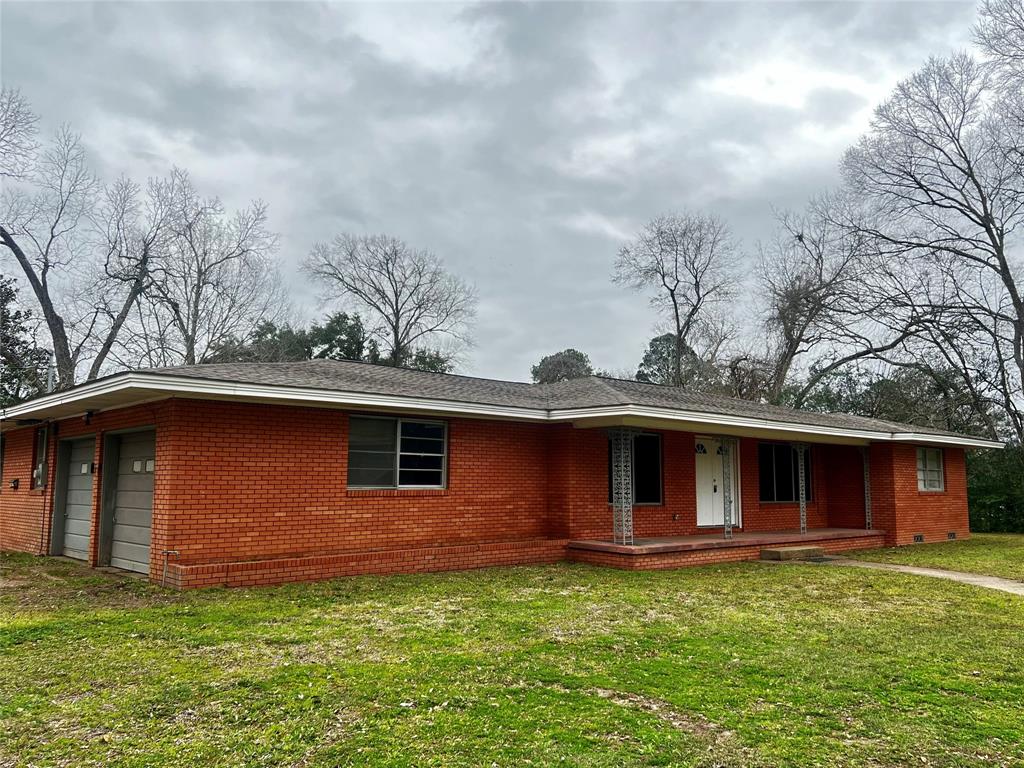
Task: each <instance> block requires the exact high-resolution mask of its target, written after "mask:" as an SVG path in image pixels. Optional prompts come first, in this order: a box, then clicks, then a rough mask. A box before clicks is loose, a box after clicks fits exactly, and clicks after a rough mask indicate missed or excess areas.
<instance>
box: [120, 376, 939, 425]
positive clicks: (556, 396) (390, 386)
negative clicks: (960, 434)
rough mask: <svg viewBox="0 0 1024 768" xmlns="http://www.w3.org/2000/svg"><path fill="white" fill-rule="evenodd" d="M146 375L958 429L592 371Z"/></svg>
mask: <svg viewBox="0 0 1024 768" xmlns="http://www.w3.org/2000/svg"><path fill="white" fill-rule="evenodd" d="M140 373H147V374H157V375H161V376H175V377H184V378H190V379H207V380H213V381H225V382H237V383H246V384H258V385H269V386H277V387H296V388H305V389H319V390H324V391H334V392H355V393H361V394H375V395H387V396H394V397H409V398H427V399H431V400H442V401H449V402H452V403H474V404H478V405H495V406H507V407H516V408H531V409H538V410H562V409H575V408H598V407H602V406H614V405H638V406H650V407H657V408H670V409H674V410H681V411H691V412H698V413H712V414H721V415H726V416H735V417H739V418H749V419H759V420H765V421H769V422H778V423H787V424H802V425H807V426H818V427H825V428H828V427H832V428H839V429H856V430H864V431H869V432H914V433H918V434H930V435H950V436H954V435H956V433H953V432H945V431H943V430H937V429H930V428H927V427H919V426H912V425H908V424H899V423H896V422H889V421H882V420H879V419H868V418H864V417H862V416H851V415H849V414H843V413H818V412H814V411H800V410H796V409H793V408H784V407H781V406H776V405H766V404H764V403H756V402H752V401H749V400H739V399H736V398H731V397H721V396H718V395H707V394H701V393H697V392H690V391H688V390H686V389H684V388H682V387H669V386H662V385H658V384H644V383H642V382H637V381H626V380H623V379H611V378H605V377H600V376H588V377H586V378H581V379H572V380H570V381H562V382H558V383H555V384H527V383H524V382H517V381H498V380H495V379H481V378H475V377H472V376H458V375H455V374H438V373H428V372H426V371H414V370H410V369H406V368H393V367H389V366H384V365H371V364H369V363H362V362H356V361H342V360H309V361H303V362H294V363H222V364H212V365H193V366H177V367H173V368H150V369H145V370H143V371H140Z"/></svg>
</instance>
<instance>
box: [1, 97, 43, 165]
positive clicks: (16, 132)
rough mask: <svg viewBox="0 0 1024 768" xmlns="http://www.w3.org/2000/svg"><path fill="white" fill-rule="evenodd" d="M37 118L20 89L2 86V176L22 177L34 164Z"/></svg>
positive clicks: (36, 146) (36, 147)
mask: <svg viewBox="0 0 1024 768" xmlns="http://www.w3.org/2000/svg"><path fill="white" fill-rule="evenodd" d="M37 123H38V118H37V117H36V115H35V113H34V112H33V111H32V108H31V107H30V106H29V103H28V101H27V100H26V99H25V97H24V96H22V95H21V92H20V91H18V90H16V89H13V88H3V89H2V90H0V177H4V176H6V177H8V178H21V177H23V176H24V175H25V174H26V173H27V172H28V170H29V169H30V168H31V166H32V159H33V157H34V156H35V153H36V150H37V149H38V145H37V144H36V131H37Z"/></svg>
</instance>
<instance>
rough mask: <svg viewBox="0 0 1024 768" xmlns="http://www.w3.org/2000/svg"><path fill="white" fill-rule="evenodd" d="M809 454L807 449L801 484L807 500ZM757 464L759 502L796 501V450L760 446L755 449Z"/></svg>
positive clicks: (809, 491) (809, 494) (787, 446)
mask: <svg viewBox="0 0 1024 768" xmlns="http://www.w3.org/2000/svg"><path fill="white" fill-rule="evenodd" d="M812 454H813V451H812V450H811V449H810V448H808V449H807V450H806V451H805V452H804V482H805V484H806V487H807V491H806V495H807V500H808V501H810V500H811V497H812V493H813V486H814V484H813V482H812V478H813V476H814V472H813V471H812V469H811V456H812ZM757 463H758V474H759V482H760V486H761V494H760V495H761V501H790V502H793V501H799V500H800V485H799V482H800V480H799V473H800V467H799V464H798V460H797V455H796V448H794V447H793V446H792V445H790V444H789V443H760V444H759V445H758V446H757Z"/></svg>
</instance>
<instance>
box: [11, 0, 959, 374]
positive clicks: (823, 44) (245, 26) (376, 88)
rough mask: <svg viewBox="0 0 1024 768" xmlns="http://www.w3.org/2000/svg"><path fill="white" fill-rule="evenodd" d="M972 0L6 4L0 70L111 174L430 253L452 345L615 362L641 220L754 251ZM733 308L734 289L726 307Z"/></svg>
mask: <svg viewBox="0 0 1024 768" xmlns="http://www.w3.org/2000/svg"><path fill="white" fill-rule="evenodd" d="M973 18H974V7H973V5H972V4H971V3H960V2H941V3H924V2H900V3H874V4H872V3H850V2H843V3H820V2H816V3H778V2H763V3H754V4H751V3H654V4H638V3H630V4H614V3H599V4H594V3H564V4H563V3H541V4H536V5H524V4H498V3H487V4H483V5H454V4H427V3H416V4H411V5H406V4H398V3H387V4H382V3H378V4H373V5H357V4H342V3H331V4H307V3H300V2H289V3H281V4H274V3H245V2H223V3H199V2H191V3H173V4H171V3H168V4H163V3H148V2H147V3H143V2H136V3H131V4H118V3H102V4H96V5H92V4H86V3H73V4H61V3H55V2H38V3H18V2H10V0H4V2H3V3H2V5H0V76H2V79H3V84H4V85H5V86H11V87H18V88H21V89H22V91H23V93H24V94H25V95H26V96H27V97H28V98H29V99H30V100H31V101H32V103H33V105H34V107H35V109H36V111H37V112H39V113H40V114H41V115H42V117H43V127H44V129H50V128H53V127H55V126H56V125H58V124H59V123H61V122H65V121H66V122H69V123H71V124H72V125H73V126H74V127H75V128H76V129H77V130H78V131H80V132H81V133H82V134H83V137H84V140H85V143H86V145H87V147H88V148H89V150H90V154H91V157H92V160H93V163H94V165H95V167H96V169H97V170H98V171H99V172H100V173H101V174H102V175H104V176H106V177H113V176H116V175H118V174H121V173H127V174H129V175H131V176H134V177H137V178H144V177H146V176H151V175H159V174H164V173H166V172H167V171H168V169H169V168H170V167H171V166H172V165H179V166H182V167H185V168H187V169H188V170H190V171H191V172H192V174H193V176H194V178H195V179H196V181H197V183H198V184H199V186H200V188H201V189H202V190H203V191H204V192H205V193H207V194H217V195H220V196H221V197H222V198H223V199H224V200H225V201H226V202H228V203H229V204H242V203H245V202H246V201H247V200H249V199H250V198H253V197H260V198H263V199H265V200H266V201H268V203H269V205H270V216H271V225H272V227H273V228H274V229H275V230H276V231H278V232H280V233H281V235H282V249H281V253H280V258H281V261H282V265H283V270H284V271H285V273H286V277H287V279H288V281H289V284H290V285H292V286H293V288H294V293H295V296H296V309H297V311H298V312H299V313H300V314H302V315H304V316H305V317H307V318H312V317H317V316H318V315H320V314H321V313H322V312H324V311H325V309H326V308H325V306H324V305H322V304H321V302H320V300H319V299H318V297H317V295H316V291H314V290H313V289H312V288H310V287H309V286H308V285H307V284H306V282H305V280H304V278H303V276H302V275H301V274H300V273H299V272H298V269H297V265H298V263H299V262H300V261H301V259H302V258H303V257H304V256H305V255H306V253H307V252H308V251H309V248H310V246H311V245H312V244H313V243H314V242H315V241H317V240H320V239H326V238H329V237H331V236H332V235H334V234H336V233H338V232H344V231H348V232H356V233H376V232H386V233H389V234H394V235H397V236H399V237H402V238H404V239H405V240H407V241H408V242H410V243H412V244H414V245H416V246H418V247H423V248H428V249H430V250H433V251H434V252H436V253H437V254H439V255H440V256H441V257H442V258H443V259H444V260H445V261H446V262H447V264H448V265H449V267H450V268H451V269H452V270H453V271H454V272H456V273H458V274H460V275H462V276H463V277H465V278H466V279H468V280H469V281H471V282H473V283H475V284H476V286H477V289H478V291H479V294H480V307H479V317H478V321H477V326H476V334H475V335H476V339H477V344H476V346H475V348H474V349H473V350H471V351H470V352H469V353H468V355H467V357H466V360H465V364H464V365H463V366H462V369H463V371H464V372H467V373H473V374H476V375H482V376H495V377H502V378H514V379H525V378H528V376H529V366H530V364H531V363H533V362H535V361H536V360H537V359H538V358H540V357H541V356H542V355H543V354H546V353H549V352H552V351H556V350H558V349H562V348H564V347H567V346H573V347H576V348H578V349H581V350H584V351H586V352H588V353H589V354H590V356H591V358H592V360H593V361H594V363H595V365H597V366H600V367H603V368H609V369H613V370H623V369H634V368H635V366H636V363H637V361H638V360H639V358H640V355H641V353H642V350H643V348H644V346H645V344H646V340H647V339H649V338H650V336H651V335H652V333H653V332H654V330H655V324H656V318H655V316H654V315H653V314H652V311H651V310H650V309H649V308H648V306H647V305H646V303H645V301H644V299H643V298H642V297H638V296H635V295H632V294H629V293H627V292H625V291H624V290H623V289H621V288H619V287H616V286H614V285H613V284H612V283H611V282H610V280H609V273H610V270H611V265H612V262H613V260H614V256H615V253H616V250H617V249H618V247H619V245H620V244H621V243H622V241H623V240H624V238H627V237H628V236H629V235H630V234H631V233H632V232H634V231H635V230H636V229H637V228H638V226H639V225H641V224H642V223H643V222H644V221H645V220H647V219H648V218H650V217H652V216H654V215H657V214H659V213H664V212H672V211H679V210H684V209H700V210H704V211H709V212H714V213H717V214H719V215H720V216H722V217H724V218H725V219H726V220H727V221H728V222H729V223H730V225H731V226H732V228H733V230H734V232H735V233H736V234H737V236H738V237H739V238H740V239H741V240H742V242H743V244H744V246H745V249H746V250H747V252H752V251H753V250H754V248H755V245H756V242H757V240H758V239H759V238H766V237H768V236H770V234H771V231H772V207H773V206H775V207H776V208H787V207H794V208H798V207H800V206H801V205H802V204H803V203H804V201H805V200H806V199H807V198H808V197H809V196H811V195H813V194H815V193H817V192H819V191H821V190H823V189H826V188H827V187H828V186H829V185H831V184H833V183H834V182H835V180H836V177H837V162H838V159H839V157H840V154H841V152H842V150H843V148H844V147H845V146H847V145H848V144H849V143H850V142H852V141H853V140H854V139H855V138H856V137H857V136H858V135H859V134H860V133H861V132H862V131H863V130H864V129H865V128H866V126H867V125H868V122H869V120H870V116H871V110H872V107H873V106H874V105H875V104H876V103H877V102H878V101H879V100H881V99H882V98H884V96H885V95H886V94H887V93H888V92H889V91H890V89H891V88H892V87H893V85H894V84H895V83H896V82H897V81H898V80H899V79H901V78H902V77H905V76H906V75H908V74H909V73H910V72H911V71H913V69H914V68H915V67H916V66H917V65H919V64H920V63H921V62H922V61H923V60H924V59H925V58H926V57H927V56H928V55H930V54H943V53H946V52H948V51H950V50H952V49H955V48H962V47H965V46H966V45H967V43H968V38H969V34H970V24H971V23H972V21H973ZM741 309H742V308H741Z"/></svg>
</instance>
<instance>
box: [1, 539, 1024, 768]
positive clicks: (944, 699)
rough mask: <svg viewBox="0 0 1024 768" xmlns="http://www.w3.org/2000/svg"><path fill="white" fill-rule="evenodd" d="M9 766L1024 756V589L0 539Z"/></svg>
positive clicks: (850, 571)
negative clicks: (63, 549) (211, 576)
mask: <svg viewBox="0 0 1024 768" xmlns="http://www.w3.org/2000/svg"><path fill="white" fill-rule="evenodd" d="M0 567H2V570H0V574H2V575H0V765H3V766H30V765H31V766H48V765H61V766H140V767H142V766H146V767H147V768H148V767H149V766H165V765H166V766H200V765H202V766H213V765H225V766H228V765H230V766H242V765H252V766H346V765H394V766H492V765H498V766H505V765H538V766H539V765H568V766H638V765H664V766H668V765H700V766H719V765H724V766H769V765H772V766H774V765H792V766H895V765H914V766H967V765H1020V764H1022V763H1024V631H1022V628H1024V600H1022V599H1020V598H1019V597H1014V596H1012V595H1007V594H1003V593H999V592H994V591H991V590H984V589H980V588H975V587H969V586H966V585H961V584H955V583H948V582H940V581H938V580H935V579H927V578H919V577H914V576H906V575H902V574H892V573H886V572H877V571H866V570H862V569H854V568H841V567H823V566H813V565H801V564H792V565H765V564H758V563H748V564H737V565H729V566H717V567H707V568H695V569H684V570H678V571H666V572H655V573H650V572H648V573H629V572H622V571H613V570H602V569H597V568H592V567H588V566H582V565H569V564H562V565H555V566H538V567H528V568H509V569H491V570H485V571H476V572H466V573H453V574H433V575H425V576H399V577H390V578H374V577H365V578H351V579H343V580H337V581H333V582H326V583H320V584H307V585H291V586H286V587H279V588H265V589H252V590H230V591H223V590H207V591H201V592H186V593H175V592H169V591H163V590H161V589H159V588H157V587H154V586H151V585H149V584H146V583H143V582H140V581H136V580H132V579H125V578H118V577H111V576H104V575H101V574H97V573H95V572H91V571H89V570H88V569H86V568H83V567H81V566H78V565H75V564H71V563H68V562H63V561H58V560H53V559H44V558H31V557H27V556H10V555H8V556H4V557H3V558H2V560H0Z"/></svg>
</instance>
